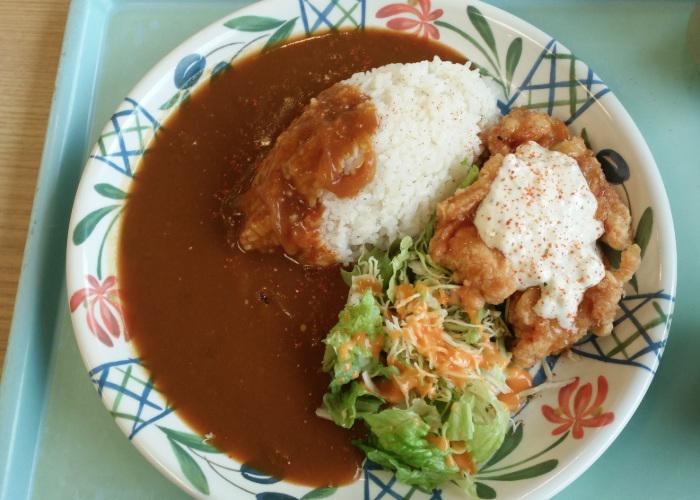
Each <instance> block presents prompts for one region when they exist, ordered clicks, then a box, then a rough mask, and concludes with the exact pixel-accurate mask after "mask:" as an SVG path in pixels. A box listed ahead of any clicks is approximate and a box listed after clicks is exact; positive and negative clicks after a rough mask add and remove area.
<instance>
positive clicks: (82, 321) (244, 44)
mask: <svg viewBox="0 0 700 500" xmlns="http://www.w3.org/2000/svg"><path fill="white" fill-rule="evenodd" d="M552 8H556V6H554V5H553V6H552ZM364 27H377V28H383V29H387V30H400V31H403V32H406V33H411V34H412V35H413V36H418V37H428V38H432V39H436V40H439V41H440V42H442V43H444V44H447V45H449V46H451V47H453V48H455V49H456V50H458V51H459V52H461V53H462V54H464V55H465V56H466V57H467V58H468V59H470V60H471V61H472V62H473V63H474V64H476V65H477V66H478V67H479V68H480V69H481V70H482V72H483V73H485V74H488V75H490V76H492V77H493V78H494V80H495V81H496V82H497V83H498V85H499V87H500V89H501V95H500V96H499V98H498V106H499V108H500V110H501V112H502V113H507V112H508V111H509V110H510V109H511V108H512V107H514V106H526V107H528V108H532V109H537V110H540V111H544V112H547V113H549V114H552V115H555V116H557V117H559V118H561V119H563V120H564V121H565V122H566V124H567V125H569V126H570V127H571V129H572V130H573V131H574V132H575V133H577V134H581V135H583V136H584V137H585V138H586V139H587V141H588V142H589V143H590V145H591V147H592V149H593V150H594V151H596V152H597V157H598V159H599V161H600V162H601V164H602V166H603V170H604V172H605V175H606V177H607V179H608V180H609V181H610V182H612V183H613V184H615V185H616V186H617V187H618V188H619V190H620V192H621V193H622V194H623V196H624V199H625V200H626V201H627V203H628V204H629V206H630V210H631V213H632V218H633V226H634V231H635V239H636V242H637V243H638V244H639V245H640V247H641V248H642V252H643V261H642V265H641V267H640V269H639V271H638V272H637V275H636V276H635V277H634V279H633V280H632V282H631V283H630V285H629V286H628V289H627V295H626V296H625V297H624V299H623V300H622V302H621V303H620V313H619V317H618V318H617V320H616V322H615V329H614V332H613V334H612V335H610V336H607V337H600V338H596V337H587V338H585V339H583V340H582V341H581V342H579V343H578V344H577V345H576V346H575V347H574V348H573V349H572V355H571V356H563V357H555V356H553V357H550V358H548V359H547V360H546V362H547V363H548V365H549V366H550V367H551V369H552V370H553V372H554V373H555V375H556V379H558V380H571V382H570V383H569V384H568V385H566V386H563V387H560V388H558V389H551V390H547V391H543V392H541V393H540V394H538V395H537V396H536V397H535V398H533V399H532V400H531V401H530V402H529V403H528V404H527V405H526V406H525V407H524V408H523V409H522V410H521V411H520V412H519V413H518V414H517V415H516V416H515V417H514V418H515V421H516V422H517V423H518V425H516V426H515V427H514V428H513V430H512V431H511V432H509V434H508V435H507V437H506V440H505V442H504V444H503V446H502V447H501V449H500V450H499V451H498V452H497V453H496V455H495V456H494V457H493V458H491V460H489V462H488V463H487V464H485V465H484V467H482V469H481V470H480V471H479V473H478V476H477V481H478V482H477V492H478V495H479V496H480V497H481V498H497V497H501V498H513V497H531V498H535V497H536V498H543V497H550V496H552V495H554V494H555V493H556V492H558V491H560V490H561V489H562V488H564V487H565V486H566V485H567V484H568V483H570V482H571V481H573V480H574V479H575V478H576V477H577V476H578V475H580V474H581V473H582V472H583V471H584V470H586V468H587V467H589V466H590V465H591V464H592V463H593V461H595V459H596V458H597V457H598V456H599V455H600V454H601V453H602V452H603V451H604V450H605V449H606V448H607V447H608V446H609V445H610V443H611V442H612V441H613V440H614V439H615V437H616V436H617V435H618V434H619V433H620V431H621V430H622V428H623V427H624V426H625V424H626V423H627V421H628V420H629V418H630V417H631V416H632V414H633V413H634V411H635V409H636V408H637V406H638V405H639V402H640V400H641V398H642V397H643V395H644V393H645V391H646V390H647V387H648V386H649V383H650V382H651V379H652V377H653V376H654V372H655V370H656V368H657V366H658V363H659V360H660V358H661V354H662V352H663V349H664V345H665V342H666V336H667V333H668V328H669V325H670V320H671V313H672V310H673V303H674V292H675V283H676V249H675V239H674V232H673V222H672V220H671V213H670V210H669V205H668V200H667V196H666V193H665V191H664V187H663V184H662V181H661V177H660V176H659V173H658V171H657V168H656V165H655V163H654V159H653V157H652V155H651V153H650V151H649V148H648V147H647V145H646V143H645V142H644V139H643V138H642V136H641V135H640V133H639V131H638V129H637V127H636V126H635V124H634V123H633V122H632V120H631V118H630V117H629V115H628V114H627V112H626V111H625V110H624V108H623V107H622V105H621V104H620V102H619V101H618V100H617V98H616V97H615V96H614V95H613V93H612V92H611V90H610V89H609V88H608V87H607V86H606V85H605V83H604V82H603V81H602V80H601V79H600V78H599V77H598V76H597V75H596V74H595V73H594V72H593V71H592V70H591V68H590V67H589V66H588V65H587V64H585V63H584V62H582V61H580V60H578V59H577V58H576V57H575V56H574V54H572V53H571V52H570V51H569V50H568V49H567V48H566V47H565V46H564V45H562V44H561V43H560V42H559V41H558V40H555V39H553V38H552V37H550V36H548V35H547V34H545V33H543V32H542V31H540V30H538V29H536V28H534V27H533V26H531V25H529V24H528V23H526V22H524V21H522V20H520V19H518V18H516V17H514V16H512V15H510V14H508V13H506V12H503V11H501V10H499V9H496V8H494V7H491V6H489V5H486V4H483V3H480V2H467V1H457V0H455V1H438V0H434V1H431V0H418V1H415V0H414V1H410V2H408V3H393V2H387V1H382V0H299V1H298V2H291V1H288V0H267V1H263V2H260V3H257V4H254V5H252V6H250V7H247V8H245V9H242V10H240V11H238V12H235V13H233V14H231V15H229V16H226V17H225V18H223V19H221V20H219V21H218V22H216V23H214V24H212V25H211V26H209V27H208V28H206V29H204V30H202V31H201V32H200V33H198V34H196V35H195V36H193V37H192V38H190V39H189V40H187V41H186V42H185V43H184V44H182V45H181V46H180V47H178V48H177V49H175V50H174V51H173V52H172V53H170V54H169V55H168V56H167V57H165V58H164V59H163V60H162V61H161V62H160V63H159V64H158V65H157V66H156V67H155V68H154V69H153V70H152V71H150V72H149V73H148V74H147V75H146V76H145V77H144V79H143V80H142V81H141V82H140V83H139V84H138V85H137V86H136V87H135V88H134V89H133V90H132V91H131V92H130V93H129V95H128V96H127V97H126V98H125V99H124V101H123V103H122V104H121V105H120V107H119V109H117V110H116V112H115V113H114V115H113V116H112V118H111V119H110V121H109V123H108V124H107V126H106V127H105V129H104V131H103V133H102V135H101V136H100V138H99V140H98V142H97V145H96V146H95V148H94V150H93V151H92V154H91V156H90V159H89V161H88V164H87V166H86V168H85V172H84V174H83V177H82V180H81V183H80V187H79V190H78V193H77V196H76V199H75V205H74V208H73V214H72V219H71V223H70V232H69V241H68V258H67V267H68V270H67V280H68V292H69V297H70V310H71V313H72V320H73V326H74V329H75V335H76V338H77V341H78V344H79V346H80V351H81V353H82V357H83V360H84V362H85V365H86V366H87V369H88V372H89V375H90V377H91V379H92V381H93V383H94V384H95V387H96V389H97V392H98V394H99V396H100V397H101V398H102V401H103V402H104V404H105V405H106V407H107V408H108V410H109V411H110V413H111V414H112V415H113V417H114V418H115V421H116V422H117V424H118V425H119V427H120V428H121V429H122V430H123V431H124V433H125V434H126V436H127V438H128V439H129V440H131V442H132V443H133V444H134V445H135V446H136V447H137V448H138V449H139V450H140V451H141V453H143V454H144V456H146V458H147V459H148V460H149V461H150V462H151V463H152V464H153V465H154V466H156V467H157V468H158V469H160V470H161V471H162V472H163V473H164V474H165V475H166V476H167V477H168V478H170V479H171V480H172V481H174V482H175V483H176V484H177V485H178V486H180V487H181V488H182V489H184V490H185V491H186V492H187V493H189V494H191V495H193V496H195V497H202V498H205V497H211V498H234V497H235V498H244V497H256V498H260V499H282V498H284V499H290V498H297V499H301V498H303V499H311V498H323V497H333V498H349V499H355V498H365V499H374V498H384V497H391V498H400V497H404V496H407V495H411V494H412V495H413V496H412V498H433V499H436V498H451V497H453V496H458V495H459V491H458V490H456V489H455V490H452V489H451V488H450V487H447V488H446V489H444V490H442V491H438V490H436V491H433V492H431V493H430V494H425V493H423V492H420V491H414V490H413V488H411V487H410V486H407V485H404V484H400V483H398V482H396V481H395V479H394V478H393V477H392V474H391V473H389V472H386V471H383V470H380V469H379V468H378V467H377V466H375V465H373V464H371V463H365V465H364V468H363V470H362V473H361V477H360V479H359V480H357V481H356V482H355V483H353V484H351V485H348V486H343V487H340V488H333V487H326V488H316V489H314V488H309V487H304V486H300V485H297V484H290V483H286V482H284V481H280V480H278V479H276V478H274V477H270V476H268V475H266V474H264V473H262V472H259V471H256V470H255V469H253V468H251V467H249V466H247V465H246V464H241V463H237V462H236V461H234V460H232V459H230V458H229V457H227V456H226V455H225V454H223V453H220V452H219V451H218V450H217V449H216V448H214V447H212V446H211V445H209V444H207V442H206V441H205V439H204V437H203V436H198V435H196V434H195V433H194V432H193V431H192V430H191V429H189V428H188V425H187V424H186V423H185V422H184V421H183V420H182V419H180V418H179V417H178V414H177V412H175V411H173V408H171V407H170V406H169V405H168V402H167V400H166V399H165V398H164V397H163V395H162V394H160V393H159V392H158V391H157V390H156V389H155V388H154V387H153V384H152V382H151V377H150V375H149V373H148V372H147V370H145V369H144V367H143V366H142V365H141V363H140V361H139V357H138V353H137V352H136V351H135V350H134V346H133V343H131V342H130V338H129V334H128V332H127V330H126V328H125V324H124V319H123V315H122V308H121V307H122V306H121V303H120V296H119V274H118V272H117V266H116V251H117V240H118V234H119V232H120V225H121V221H122V218H121V217H120V216H121V214H122V211H123V208H124V204H125V202H126V200H127V198H128V195H129V189H130V186H131V182H132V180H133V176H134V173H135V172H136V171H137V170H138V168H139V160H140V158H141V156H142V155H143V154H144V152H145V150H146V148H147V147H148V143H149V141H150V140H151V138H152V137H153V134H154V132H155V131H156V130H157V129H158V127H160V125H161V123H163V121H164V120H165V119H166V118H167V116H168V114H169V113H170V112H171V111H172V110H174V109H176V108H177V106H179V105H180V104H181V103H182V102H183V101H185V100H186V99H187V98H188V97H189V96H190V94H191V93H192V92H194V91H196V89H197V87H198V86H199V85H206V83H207V81H208V80H209V79H210V78H212V77H215V76H216V75H217V74H218V73H219V72H221V71H225V70H227V69H228V68H229V66H230V65H231V64H235V60H236V59H237V58H240V57H242V56H244V55H248V54H252V53H255V52H256V51H259V50H261V49H262V48H264V47H265V46H268V45H273V44H277V43H281V42H283V41H284V40H286V39H287V38H289V37H293V36H297V35H304V34H306V35H312V34H314V33H320V32H323V31H326V30H328V29H362V28H364ZM534 376H535V383H537V384H539V383H541V382H542V381H543V380H544V369H543V368H542V367H540V368H539V369H538V370H536V371H535V372H534ZM106 452H108V450H106Z"/></svg>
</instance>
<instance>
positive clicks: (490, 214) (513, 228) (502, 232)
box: [474, 142, 605, 329]
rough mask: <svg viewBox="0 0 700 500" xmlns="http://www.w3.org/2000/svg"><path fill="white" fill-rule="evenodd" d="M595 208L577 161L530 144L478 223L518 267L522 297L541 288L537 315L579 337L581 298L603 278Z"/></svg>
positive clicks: (496, 185) (501, 177) (501, 178)
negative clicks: (531, 289) (576, 332)
mask: <svg viewBox="0 0 700 500" xmlns="http://www.w3.org/2000/svg"><path fill="white" fill-rule="evenodd" d="M596 208H597V202H596V199H595V196H594V195H593V193H591V190H590V189H589V187H588V183H587V182H586V179H585V178H584V176H583V174H582V173H581V170H580V169H579V167H578V164H577V163H576V161H575V160H574V159H573V158H571V157H569V156H567V155H565V154H563V153H558V152H555V151H549V150H547V149H545V148H543V147H541V146H540V145H539V144H537V143H535V142H529V143H527V144H523V145H521V146H520V147H518V149H517V150H516V152H515V154H509V155H507V156H506V157H505V158H504V160H503V165H502V166H501V168H500V170H499V171H498V175H497V177H496V179H495V180H494V181H493V184H492V185H491V188H490V190H489V193H488V194H487V195H486V197H485V198H484V200H483V201H482V202H481V205H480V206H479V208H478V210H477V212H476V217H475V219H474V224H475V225H476V228H477V230H478V231H479V235H480V236H481V239H482V240H484V243H486V245H488V246H489V247H490V248H496V249H498V250H500V251H501V252H502V253H503V255H505V257H506V259H507V260H508V262H509V263H510V264H511V266H512V267H513V269H514V271H515V278H516V281H517V285H518V290H524V289H526V288H529V287H533V286H539V287H540V289H541V297H540V300H539V301H538V302H537V304H536V305H535V312H536V313H537V314H538V315H539V316H541V317H543V318H548V319H556V320H558V321H559V325H560V326H561V327H562V328H565V329H573V327H574V324H575V321H576V311H577V310H578V306H579V304H580V303H581V299H582V298H583V293H584V292H585V291H586V289H587V288H588V287H591V286H593V285H595V284H597V283H599V282H600V280H602V279H603V277H604V275H605V268H604V267H603V261H602V259H601V257H600V253H599V250H598V248H597V247H596V240H597V239H598V238H600V236H601V235H602V234H603V224H602V222H600V221H599V220H597V219H596V218H595V212H596Z"/></svg>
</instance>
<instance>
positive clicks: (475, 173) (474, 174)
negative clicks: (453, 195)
mask: <svg viewBox="0 0 700 500" xmlns="http://www.w3.org/2000/svg"><path fill="white" fill-rule="evenodd" d="M462 165H463V166H465V167H466V166H467V161H466V160H464V161H463V162H462ZM478 178H479V167H477V166H476V165H470V166H469V168H468V169H467V175H466V176H465V177H464V179H462V182H461V183H460V184H459V188H460V189H464V188H465V187H469V186H471V185H472V184H474V183H475V182H476V180H477V179H478Z"/></svg>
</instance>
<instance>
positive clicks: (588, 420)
mask: <svg viewBox="0 0 700 500" xmlns="http://www.w3.org/2000/svg"><path fill="white" fill-rule="evenodd" d="M578 385H579V378H578V377H576V379H575V380H574V381H573V382H571V383H570V384H568V385H566V386H564V387H562V388H561V389H560V390H559V407H558V408H552V407H551V406H549V405H543V406H542V414H543V415H544V417H545V418H546V419H547V420H549V421H550V422H553V423H555V424H560V425H559V427H557V428H555V429H554V430H553V431H552V435H554V436H556V435H557V434H561V433H563V432H565V431H567V430H569V429H571V435H572V436H573V437H574V439H581V438H582V437H583V428H584V427H603V426H605V425H608V424H609V423H610V422H612V421H613V420H614V419H615V414H614V413H613V412H611V411H608V412H603V406H602V405H603V402H604V401H605V398H606V397H607V395H608V381H607V380H606V379H605V377H603V376H599V377H598V394H597V395H596V397H595V400H594V401H593V402H592V403H591V398H592V397H593V386H592V385H591V384H590V383H588V384H585V385H583V386H582V387H581V388H579V387H578ZM577 388H578V391H576V389H577ZM574 391H576V396H575V397H574V401H573V405H571V396H572V395H573V394H574Z"/></svg>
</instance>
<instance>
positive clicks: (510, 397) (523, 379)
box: [498, 366, 532, 411]
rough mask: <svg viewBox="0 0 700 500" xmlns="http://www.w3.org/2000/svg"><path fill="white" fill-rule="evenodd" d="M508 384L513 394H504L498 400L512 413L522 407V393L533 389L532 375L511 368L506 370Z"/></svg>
mask: <svg viewBox="0 0 700 500" xmlns="http://www.w3.org/2000/svg"><path fill="white" fill-rule="evenodd" d="M506 384H507V385H508V387H509V388H510V390H511V391H513V392H503V393H501V394H499V395H498V399H499V401H501V402H502V403H503V404H505V405H506V406H507V407H508V409H509V410H510V411H515V410H517V409H518V407H519V406H520V393H521V392H523V391H526V390H528V389H530V388H531V387H532V375H530V373H529V372H528V371H527V370H523V369H522V368H517V367H515V366H510V367H508V368H507V369H506Z"/></svg>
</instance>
